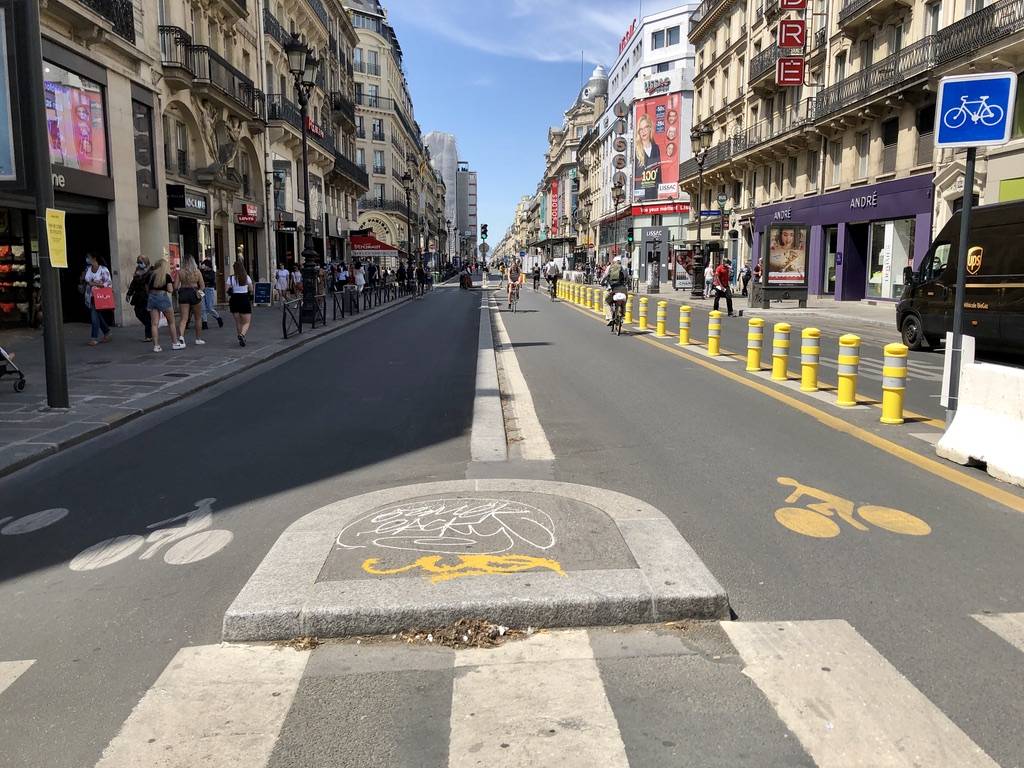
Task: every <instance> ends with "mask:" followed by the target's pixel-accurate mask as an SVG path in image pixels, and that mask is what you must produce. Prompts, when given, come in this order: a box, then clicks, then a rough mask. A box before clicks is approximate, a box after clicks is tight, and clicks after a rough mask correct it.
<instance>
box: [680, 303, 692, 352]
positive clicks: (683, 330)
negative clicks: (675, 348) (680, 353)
mask: <svg viewBox="0 0 1024 768" xmlns="http://www.w3.org/2000/svg"><path fill="white" fill-rule="evenodd" d="M689 343H690V308H689V307H687V306H682V307H680V308H679V346H680V347H685V346H688V345H689Z"/></svg>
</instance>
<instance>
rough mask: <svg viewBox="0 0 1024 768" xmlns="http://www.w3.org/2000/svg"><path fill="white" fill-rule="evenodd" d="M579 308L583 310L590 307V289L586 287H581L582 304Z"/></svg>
mask: <svg viewBox="0 0 1024 768" xmlns="http://www.w3.org/2000/svg"><path fill="white" fill-rule="evenodd" d="M580 306H581V307H584V308H589V307H590V288H589V287H587V286H583V302H582V303H581V304H580Z"/></svg>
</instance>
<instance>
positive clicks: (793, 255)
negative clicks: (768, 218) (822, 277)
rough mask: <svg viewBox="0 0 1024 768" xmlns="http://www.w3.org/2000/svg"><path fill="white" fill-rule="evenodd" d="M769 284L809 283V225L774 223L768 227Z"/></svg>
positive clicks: (793, 284)
mask: <svg viewBox="0 0 1024 768" xmlns="http://www.w3.org/2000/svg"><path fill="white" fill-rule="evenodd" d="M768 285H770V286H785V287H790V288H793V287H800V286H806V285H807V227H803V226H800V225H799V224H773V225H772V226H771V227H769V229H768Z"/></svg>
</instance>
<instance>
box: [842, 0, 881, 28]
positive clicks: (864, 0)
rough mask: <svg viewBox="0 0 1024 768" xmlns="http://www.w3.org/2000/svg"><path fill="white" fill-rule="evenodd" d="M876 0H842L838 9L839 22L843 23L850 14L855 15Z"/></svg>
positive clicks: (876, 0) (847, 19)
mask: <svg viewBox="0 0 1024 768" xmlns="http://www.w3.org/2000/svg"><path fill="white" fill-rule="evenodd" d="M876 2H878V0H843V7H842V8H840V9H839V23H840V25H842V24H845V23H846V22H847V21H849V19H850V17H851V16H856V15H857V14H858V13H860V12H861V11H863V10H864V9H865V8H867V7H868V6H869V5H872V4H873V3H876Z"/></svg>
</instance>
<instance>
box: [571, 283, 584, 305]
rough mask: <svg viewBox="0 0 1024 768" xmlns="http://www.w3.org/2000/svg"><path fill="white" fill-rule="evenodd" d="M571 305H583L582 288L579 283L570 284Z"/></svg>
mask: <svg viewBox="0 0 1024 768" xmlns="http://www.w3.org/2000/svg"><path fill="white" fill-rule="evenodd" d="M572 303H573V304H575V305H577V306H582V304H583V286H582V285H580V284H579V283H573V284H572Z"/></svg>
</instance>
